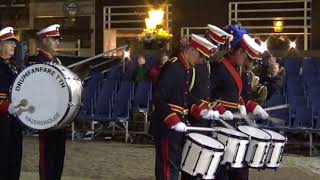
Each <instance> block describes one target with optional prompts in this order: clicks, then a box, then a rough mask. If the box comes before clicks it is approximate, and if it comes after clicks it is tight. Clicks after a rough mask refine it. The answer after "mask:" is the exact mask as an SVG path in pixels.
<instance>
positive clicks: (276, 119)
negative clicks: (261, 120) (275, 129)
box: [268, 116, 286, 124]
mask: <svg viewBox="0 0 320 180" xmlns="http://www.w3.org/2000/svg"><path fill="white" fill-rule="evenodd" d="M268 120H269V121H272V122H273V123H277V124H280V123H284V122H285V121H286V120H284V119H280V118H277V117H270V116H269V118H268Z"/></svg>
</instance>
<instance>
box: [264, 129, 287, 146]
mask: <svg viewBox="0 0 320 180" xmlns="http://www.w3.org/2000/svg"><path fill="white" fill-rule="evenodd" d="M262 130H263V131H265V132H267V133H268V134H269V135H270V136H271V141H272V142H279V143H285V142H287V138H286V137H285V136H284V135H282V134H280V133H278V132H275V131H273V133H277V134H279V135H281V136H283V137H284V139H275V138H273V137H272V134H271V133H269V132H268V131H272V130H270V129H262ZM266 130H268V131H266Z"/></svg>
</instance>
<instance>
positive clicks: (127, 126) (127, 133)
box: [124, 121, 129, 144]
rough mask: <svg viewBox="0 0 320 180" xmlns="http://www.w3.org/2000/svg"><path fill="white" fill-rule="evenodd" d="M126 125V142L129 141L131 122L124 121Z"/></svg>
mask: <svg viewBox="0 0 320 180" xmlns="http://www.w3.org/2000/svg"><path fill="white" fill-rule="evenodd" d="M124 126H125V130H126V134H125V138H126V139H125V141H126V144H127V143H128V138H129V122H128V121H126V122H125V123H124Z"/></svg>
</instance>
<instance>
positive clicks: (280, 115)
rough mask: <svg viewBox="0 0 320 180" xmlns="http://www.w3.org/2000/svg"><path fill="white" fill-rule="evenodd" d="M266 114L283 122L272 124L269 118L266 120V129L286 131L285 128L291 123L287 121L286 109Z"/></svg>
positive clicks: (287, 112)
mask: <svg viewBox="0 0 320 180" xmlns="http://www.w3.org/2000/svg"><path fill="white" fill-rule="evenodd" d="M268 113H269V116H270V117H271V118H277V119H281V120H283V121H284V122H283V123H282V122H274V121H272V120H271V118H270V119H269V120H268V124H267V127H270V128H277V129H286V128H287V127H289V126H290V125H291V123H290V121H289V110H288V109H287V108H286V109H277V110H272V111H269V112H268Z"/></svg>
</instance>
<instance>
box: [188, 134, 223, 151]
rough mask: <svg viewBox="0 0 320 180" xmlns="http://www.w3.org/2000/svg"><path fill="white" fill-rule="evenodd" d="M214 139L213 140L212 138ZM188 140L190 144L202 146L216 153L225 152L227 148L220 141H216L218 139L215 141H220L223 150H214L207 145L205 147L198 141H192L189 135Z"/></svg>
mask: <svg viewBox="0 0 320 180" xmlns="http://www.w3.org/2000/svg"><path fill="white" fill-rule="evenodd" d="M210 138H211V137H210ZM212 139H213V138H212ZM187 140H189V141H190V142H192V143H194V144H196V145H198V146H201V147H202V148H206V149H209V150H213V151H215V152H224V149H225V146H224V145H223V143H221V142H220V141H219V140H216V139H213V140H216V141H218V142H219V143H220V144H221V145H222V146H223V148H222V149H218V148H214V147H210V146H207V145H203V144H201V143H199V142H198V141H196V140H194V139H192V138H191V137H190V136H189V134H187Z"/></svg>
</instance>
